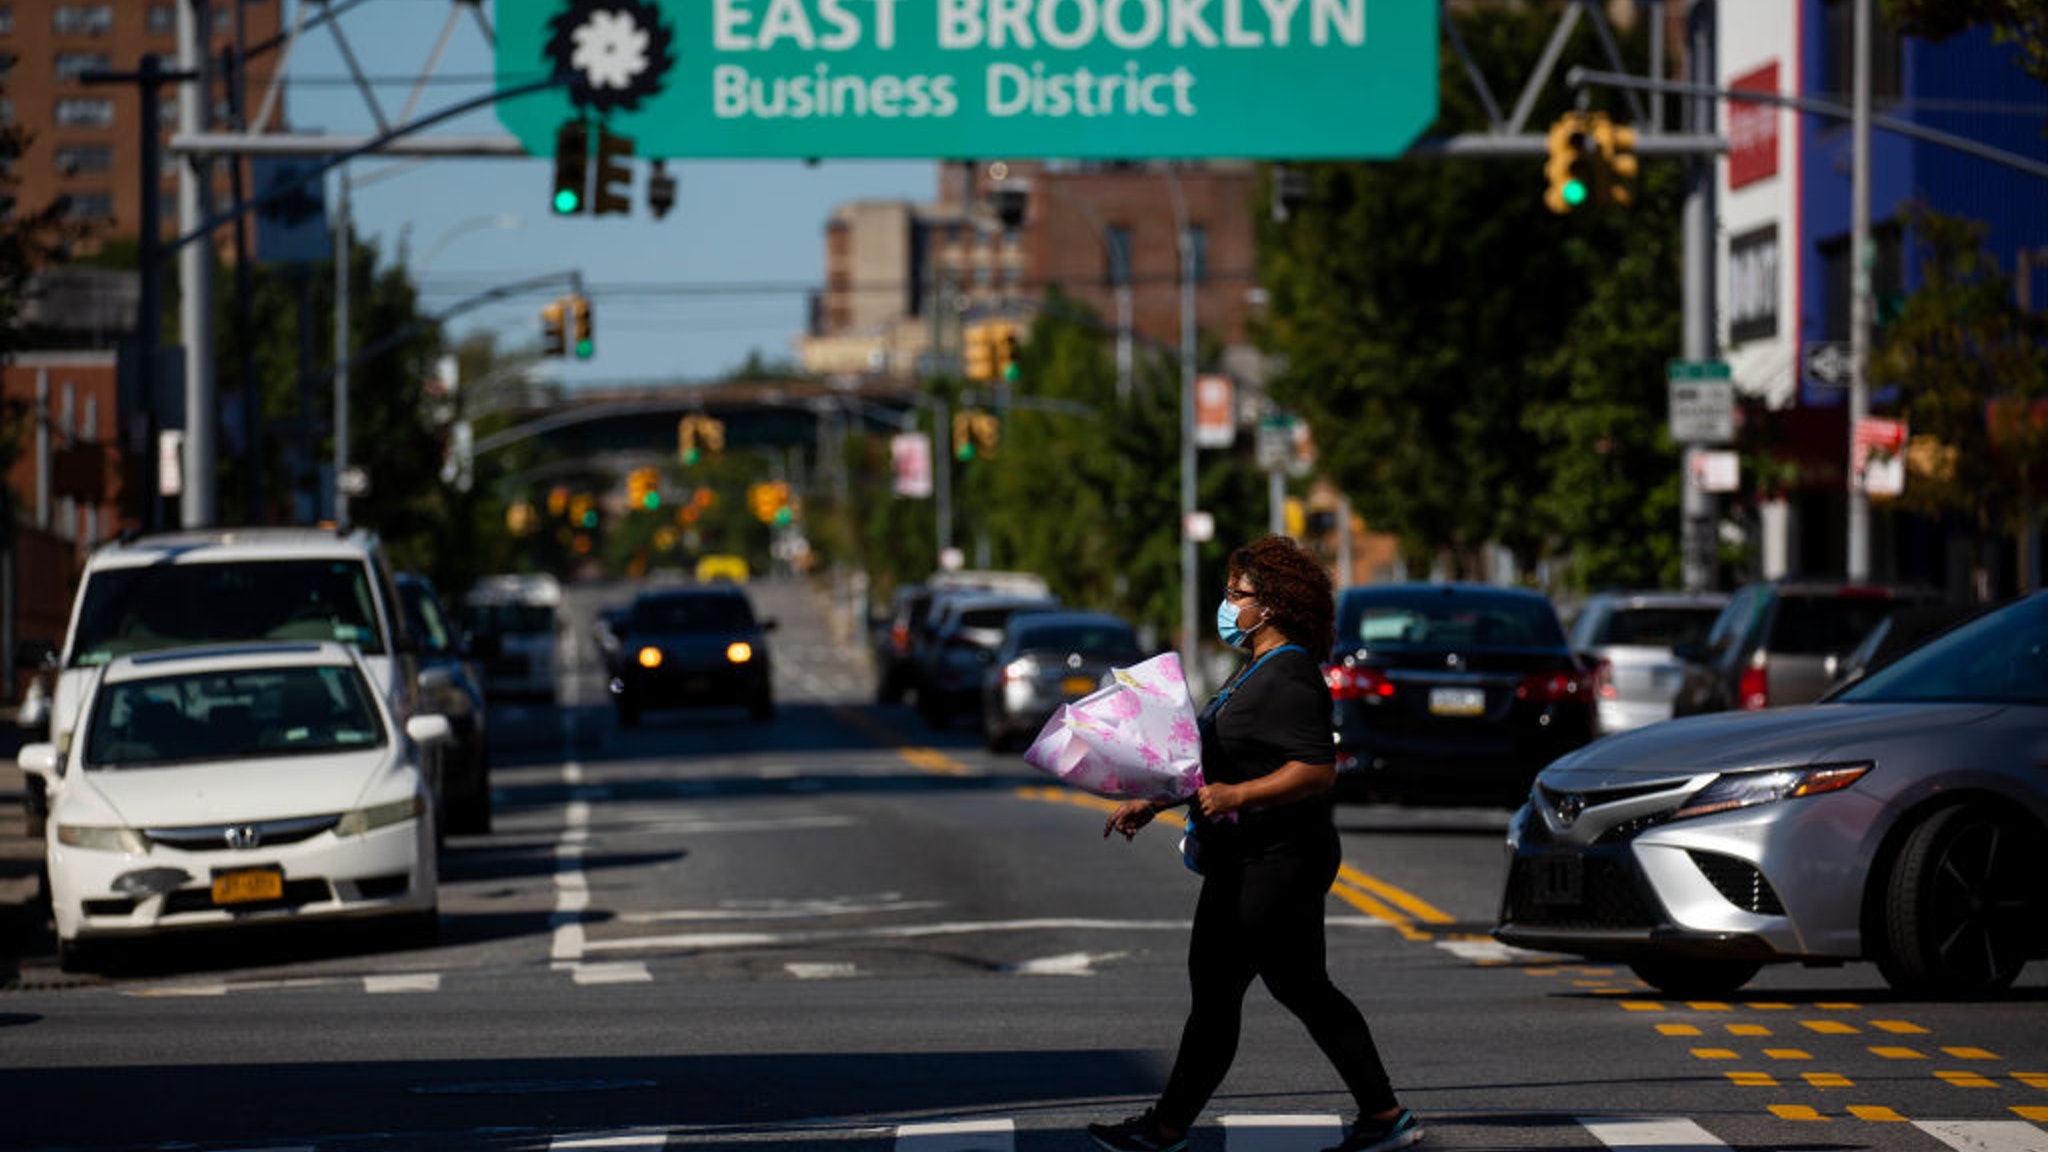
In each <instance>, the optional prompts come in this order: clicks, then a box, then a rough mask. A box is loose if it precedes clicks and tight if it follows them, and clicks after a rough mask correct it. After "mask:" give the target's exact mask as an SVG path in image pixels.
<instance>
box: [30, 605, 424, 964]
mask: <svg viewBox="0 0 2048 1152" xmlns="http://www.w3.org/2000/svg"><path fill="white" fill-rule="evenodd" d="M85 679H86V681H87V682H86V684H85V686H84V692H83V700H82V707H81V709H80V711H79V712H78V725H77V728H76V730H75V732H74V734H73V738H72V740H71V741H70V744H69V746H68V747H66V748H63V749H60V748H59V747H58V746H57V745H55V744H49V743H39V744H32V745H29V746H27V747H25V748H23V749H22V750H21V752H20V753H19V762H20V764H21V766H22V767H23V768H24V769H25V770H27V771H29V772H32V773H35V774H36V775H38V776H40V777H42V778H44V779H45V780H47V781H48V782H49V786H50V791H49V796H50V820H49V829H48V838H47V861H48V867H49V892H50V906H51V911H52V914H53V917H54V920H55V922H56V929H57V949H58V961H59V963H60V964H61V965H62V966H63V967H64V968H65V969H67V970H74V969H77V968H79V967H81V966H85V965H87V963H88V962H89V961H90V960H91V953H92V950H93V949H94V948H95V947H97V946H99V945H101V944H104V943H106V942H108V941H113V940H117V939H124V938H135V937H141V936H145V935H148V934H151V933H156V932H163V931H169V930H183V929H201V928H224V927H227V926H230V925H237V924H248V923H261V922H265V921H303V920H315V919H331V918H342V917H379V918H382V919H385V920H387V921H389V922H391V923H393V924H394V925H395V926H397V927H399V928H401V929H403V930H404V932H405V934H406V935H407V936H409V937H414V938H425V937H430V936H431V935H432V934H433V931H434V926H435V922H436V908H437V895H436V886H435V885H436V858H435V851H434V830H433V826H434V819H433V816H434V813H433V809H434V798H433V792H432V789H431V787H430V785H429V783H428V780H427V775H426V772H425V762H426V759H427V754H428V749H429V748H431V747H432V746H434V745H436V744H438V743H440V742H441V741H443V740H445V739H446V738H447V736H448V721H447V720H446V719H445V718H443V717H441V716H439V715H434V714H429V713H419V714H416V715H414V716H412V717H411V718H409V719H408V720H406V721H404V722H403V723H400V722H399V720H398V717H397V715H396V714H395V713H394V712H393V711H392V709H391V706H390V704H389V702H388V700H387V699H386V697H385V695H384V694H383V693H382V692H380V691H378V690H377V688H376V687H375V686H374V675H373V673H371V672H370V670H369V669H368V667H367V666H366V660H365V658H364V657H363V656H362V655H361V654H360V653H359V652H357V651H356V650H355V649H354V648H352V647H351V646H349V645H346V644H340V643H335V642H333V641H325V642H320V643H296V644H294V643H271V644H244V645H238V646H234V647H212V648H191V649H176V650H169V651H155V652H150V653H147V654H133V655H123V656H118V657H115V658H114V659H112V660H110V661H109V662H107V663H106V664H103V665H98V666H95V667H94V668H93V669H92V671H91V672H90V673H88V674H87V676H86V677H85Z"/></svg>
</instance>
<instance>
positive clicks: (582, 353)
mask: <svg viewBox="0 0 2048 1152" xmlns="http://www.w3.org/2000/svg"><path fill="white" fill-rule="evenodd" d="M568 301H569V328H570V331H571V333H572V335H573V338H574V341H575V343H574V344H573V345H572V346H573V347H574V348H575V349H576V358H577V359H578V360H588V359H590V358H591V357H592V356H594V355H596V354H597V341H596V340H595V339H593V338H592V337H591V329H590V298H589V297H588V296H571V297H569V298H568Z"/></svg>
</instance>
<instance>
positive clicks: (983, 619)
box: [912, 592, 1060, 728]
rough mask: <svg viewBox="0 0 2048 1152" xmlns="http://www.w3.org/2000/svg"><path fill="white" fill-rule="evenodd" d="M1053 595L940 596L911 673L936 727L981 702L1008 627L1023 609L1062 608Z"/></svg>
mask: <svg viewBox="0 0 2048 1152" xmlns="http://www.w3.org/2000/svg"><path fill="white" fill-rule="evenodd" d="M1059 606H1060V602H1059V601H1057V600H1054V599H1051V598H1050V597H1038V596H1030V597H1020V596H1012V595H1005V594H1003V593H999V592H960V593H956V594H950V595H942V596H938V597H935V598H934V600H933V602H932V609H931V614H930V615H929V616H928V617H927V618H926V621H925V636H924V639H923V640H922V641H920V642H919V644H918V646H917V653H916V657H915V659H916V668H915V670H914V672H913V673H912V683H913V685H914V688H913V691H915V692H916V693H917V714H918V715H919V716H920V717H922V718H923V719H924V722H925V723H926V724H927V725H929V726H931V727H933V728H944V727H946V726H947V725H948V724H951V723H952V722H953V717H954V716H956V715H958V714H960V713H962V712H968V711H973V710H975V709H977V708H978V707H979V706H980V701H981V677H982V672H983V671H984V670H985V669H986V668H987V667H988V665H989V662H990V661H991V660H992V659H993V658H994V653H995V650H996V645H998V644H1001V643H1002V642H1003V627H1004V625H1006V624H1007V623H1008V622H1009V620H1010V617H1011V616H1014V615H1016V614H1017V613H1019V612H1044V611H1049V610H1051V609H1054V608H1058V607H1059Z"/></svg>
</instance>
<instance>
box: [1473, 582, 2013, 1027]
mask: <svg viewBox="0 0 2048 1152" xmlns="http://www.w3.org/2000/svg"><path fill="white" fill-rule="evenodd" d="M2043 765H2048V594H2042V593H2037V594H2035V595H2033V596H2030V597H2028V598H2026V599H2024V600H2020V601H2017V602H2015V603H2013V604H2011V605H2008V606H2007V607H2005V608H2002V609H1999V610H1997V611H1995V612H1991V613H1988V614H1986V615H1983V616H1980V617H1978V618H1976V619H1975V620H1973V621H1971V622H1969V623H1966V624H1963V625H1961V626H1960V627H1957V628H1956V629H1954V630H1953V631H1950V632H1948V633H1946V634H1944V635H1942V636H1940V637H1938V638H1936V639H1934V640H1932V641H1930V642H1928V643H1927V644H1925V645H1923V646H1921V647H1919V648H1917V649H1915V650H1913V651H1911V652H1909V653H1907V654H1905V655H1903V656H1901V657H1899V658H1898V659H1897V660H1895V661H1893V662H1892V663H1891V664H1888V665H1886V666H1884V667H1882V668H1878V669H1876V670H1874V671H1872V672H1870V673H1869V674H1868V675H1867V676H1865V677H1864V678H1863V679H1862V680H1860V681H1858V682H1856V683H1855V684H1852V685H1849V686H1848V687H1846V688H1843V689H1841V690H1839V691H1838V692H1837V693H1835V694H1834V695H1831V696H1829V697H1828V698H1827V699H1826V700H1825V701H1823V702H1821V703H1818V704H1813V705H1807V706H1804V707H1792V708H1775V709H1770V710H1767V711H1761V712H1732V713H1721V714H1715V715H1709V716H1698V717H1690V718H1683V719H1678V720H1673V721H1670V722H1669V723H1665V724H1657V725H1652V726H1651V727H1648V728H1643V729H1639V730H1637V731H1634V732H1624V733H1621V734H1619V735H1615V736H1609V737H1607V738H1606V739H1604V740H1601V741H1600V742H1599V743H1597V744H1594V745H1592V746H1590V747H1588V748H1584V749H1581V750H1580V751H1578V752H1577V753H1574V754H1572V755H1570V756H1566V757H1564V758H1563V759H1561V760H1559V761H1558V762H1557V763H1555V764H1552V765H1551V766H1550V767H1548V768H1546V769H1544V771H1543V773H1542V774H1541V775H1540V776H1538V777H1537V779H1536V782H1535V785H1534V786H1533V788H1532V789H1531V790H1530V793H1529V798H1528V803H1527V804H1525V805H1524V806H1523V807H1522V808H1521V809H1520V810H1519V811H1518V812H1517V813H1516V814H1515V816H1514V817H1513V819H1512V820H1511V821H1510V823H1509V828H1508V838H1507V849H1508V877H1507V883H1506V886H1505V889H1504V891H1503V894H1502V898H1501V905H1500V913H1499V920H1498V922H1497V924H1496V925H1495V927H1494V930H1493V934H1494V936H1495V937H1497V938H1498V939H1500V940H1502V941H1504V942H1506V943H1508V944H1512V945H1516V946H1518V947H1523V948H1531V949H1538V950H1542V951H1549V952H1565V953H1571V954H1573V955H1578V956H1584V957H1588V958H1592V959H1597V960H1600V961H1604V962H1621V963H1626V964H1628V965H1629V966H1630V967H1631V968H1633V969H1634V970H1635V972H1636V974H1637V975H1638V976H1640V977H1641V978H1642V979H1643V980H1644V981H1646V982H1648V983H1649V984H1651V985H1653V986H1655V987H1656V988H1658V989H1660V990H1662V991H1664V992H1665V993H1667V994H1669V995H1674V996H1695V995H1697V996H1719V995H1725V994H1727V993H1730V992H1732V991H1734V990H1735V989H1737V988H1739V987H1741V986H1742V985H1743V984H1744V983H1746V982H1747V981H1748V980H1749V979H1750V978H1751V977H1752V976H1754V975H1755V974H1756V973H1757V972H1758V971H1759V970H1760V968H1761V967H1762V966H1763V965H1765V964H1771V963H1800V964H1807V965H1837V964H1843V963H1847V962H1851V961H1869V962H1873V963H1875V964H1876V965H1877V967H1878V971H1879V972H1880V973H1881V974H1882V975H1883V976H1884V978H1885V980H1886V981H1887V982H1888V983H1890V984H1891V985H1892V986H1893V987H1894V988H1897V989H1898V990H1900V991H1901V992H1903V993H1906V994H1908V995H1932V996H1950V997H1969V996H1981V995H1988V994H1991V993H1995V992H1998V991H2000V990H2002V989H2004V988H2006V987H2007V986H2009V985H2010V984H2011V983H2012V982H2013V980H2014V979H2015V978H2016V977H2017V976H2018V974H2019V972H2020V969H2021V968H2022V967H2024V966H2025V965H2026V964H2027V963H2028V962H2029V961H2030V960H2033V959H2038V958H2041V957H2044V956H2048V772H2044V769H2043Z"/></svg>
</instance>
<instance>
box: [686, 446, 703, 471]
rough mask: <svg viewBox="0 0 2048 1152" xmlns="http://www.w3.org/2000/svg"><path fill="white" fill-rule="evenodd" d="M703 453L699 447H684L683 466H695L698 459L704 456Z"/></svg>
mask: <svg viewBox="0 0 2048 1152" xmlns="http://www.w3.org/2000/svg"><path fill="white" fill-rule="evenodd" d="M703 455H704V453H702V452H700V451H698V450H697V449H695V448H686V449H684V450H683V466H684V467H685V468H690V467H694V466H696V463H697V461H698V460H699V459H701V458H702V457H703Z"/></svg>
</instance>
